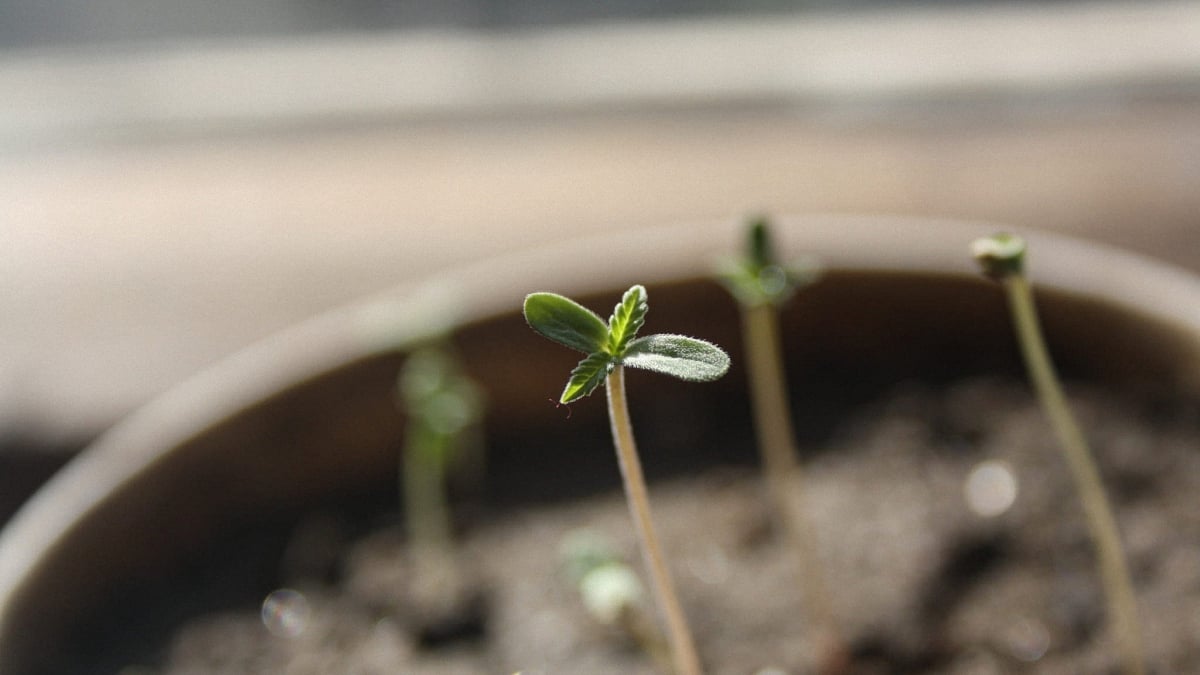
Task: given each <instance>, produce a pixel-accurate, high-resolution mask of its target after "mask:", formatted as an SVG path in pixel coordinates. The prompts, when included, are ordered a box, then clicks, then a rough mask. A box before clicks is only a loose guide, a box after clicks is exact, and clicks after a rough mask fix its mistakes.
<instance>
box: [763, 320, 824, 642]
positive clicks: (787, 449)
mask: <svg viewBox="0 0 1200 675" xmlns="http://www.w3.org/2000/svg"><path fill="white" fill-rule="evenodd" d="M742 329H743V332H744V334H745V344H746V363H747V366H746V367H747V371H748V375H749V384H750V397H751V402H752V404H753V405H752V408H753V409H754V423H755V427H756V428H757V429H758V434H759V439H758V447H759V453H760V455H761V457H762V463H763V466H764V473H765V474H766V483H767V491H768V494H769V495H770V497H771V501H772V502H773V503H774V511H775V513H776V514H777V519H778V520H780V521H782V522H781V525H782V526H783V530H784V532H785V536H786V537H787V539H788V543H789V545H790V547H791V549H792V552H793V553H792V554H793V555H794V556H795V558H796V566H797V572H798V576H799V581H800V590H801V596H802V598H803V601H804V605H805V607H806V608H807V610H808V612H809V618H810V619H811V620H812V621H813V622H814V623H816V624H817V625H818V626H819V627H820V631H819V632H823V633H824V636H823V637H824V641H825V642H826V643H827V645H828V647H829V648H830V651H831V652H832V653H833V655H834V657H835V658H837V656H838V655H839V654H841V652H842V651H843V646H842V644H841V638H840V631H839V629H838V625H837V621H836V619H835V618H834V612H833V604H832V602H831V601H830V597H829V593H828V587H827V586H826V585H825V580H824V575H823V573H822V570H821V566H820V564H819V561H818V559H817V557H816V556H817V551H818V549H817V546H816V539H817V537H816V534H815V533H814V532H813V527H812V523H811V522H810V521H809V519H808V518H807V517H806V514H807V509H805V507H804V503H803V501H804V493H803V491H802V488H801V485H802V483H801V478H802V474H801V468H800V461H799V455H798V450H797V448H796V444H795V437H796V436H795V432H794V429H793V428H792V418H791V414H790V412H789V409H788V407H789V406H788V396H787V389H786V383H785V378H784V368H783V357H782V348H781V346H780V338H779V315H778V310H777V309H776V308H775V306H774V305H771V304H770V303H762V304H759V305H755V306H752V307H747V308H745V309H744V311H743V312H742Z"/></svg>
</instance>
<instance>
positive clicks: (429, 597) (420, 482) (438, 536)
mask: <svg viewBox="0 0 1200 675" xmlns="http://www.w3.org/2000/svg"><path fill="white" fill-rule="evenodd" d="M397 388H398V393H399V396H400V403H401V405H402V407H403V409H404V411H405V412H406V413H407V415H408V423H407V425H406V431H407V435H406V439H405V444H404V451H403V459H402V463H401V472H400V474H401V475H400V479H401V484H402V485H403V488H404V489H403V492H404V506H405V509H404V512H405V517H406V525H407V528H408V536H409V540H410V542H411V543H410V551H411V552H412V564H413V581H414V583H413V584H412V587H413V589H414V591H415V592H416V593H417V594H418V596H419V598H418V600H419V602H420V603H421V604H423V605H426V606H431V607H435V608H440V609H441V610H444V609H445V608H446V606H447V605H449V604H452V603H454V602H455V601H456V600H457V598H456V597H455V596H456V594H457V593H458V592H460V591H461V590H462V588H461V585H462V584H461V581H462V580H461V575H460V572H459V566H458V561H457V558H456V556H455V554H454V541H453V534H452V527H451V519H450V511H449V507H448V504H447V499H446V482H447V476H448V473H449V471H450V469H451V467H453V466H454V465H455V462H456V461H458V460H460V459H461V457H462V454H463V451H464V449H465V447H464V446H465V444H466V438H467V432H468V431H470V430H471V429H472V428H473V427H474V426H475V425H477V424H478V422H479V419H480V416H481V413H482V408H483V397H482V394H481V392H480V390H479V388H478V387H477V386H476V385H475V383H474V382H472V381H471V380H470V379H469V378H468V377H467V376H466V375H464V374H463V373H462V372H461V370H460V368H459V366H458V364H457V363H456V362H455V360H454V359H453V357H452V356H451V355H450V354H449V353H448V352H446V351H445V350H443V349H438V348H434V347H428V348H424V349H421V350H418V351H416V352H414V353H413V354H412V355H411V356H409V357H408V360H407V361H406V362H405V364H404V369H403V370H402V371H401V373H400V379H399V382H398V384H397Z"/></svg>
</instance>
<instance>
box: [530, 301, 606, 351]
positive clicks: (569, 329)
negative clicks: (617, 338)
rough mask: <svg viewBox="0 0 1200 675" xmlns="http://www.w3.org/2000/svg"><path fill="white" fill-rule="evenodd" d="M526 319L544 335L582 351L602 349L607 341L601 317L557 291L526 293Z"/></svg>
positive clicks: (531, 326) (534, 328)
mask: <svg viewBox="0 0 1200 675" xmlns="http://www.w3.org/2000/svg"><path fill="white" fill-rule="evenodd" d="M525 321H526V322H527V323H528V324H529V327H530V328H532V329H533V330H535V331H537V332H538V333H540V334H542V335H544V336H545V337H548V338H550V339H551V340H554V341H555V342H557V343H559V344H561V345H565V346H567V347H570V348H571V349H577V350H579V351H581V352H583V353H585V354H591V353H593V352H598V351H601V350H603V349H604V347H605V345H606V343H607V341H608V326H607V325H605V323H604V319H601V318H600V317H599V315H597V314H596V313H595V312H593V311H592V310H590V309H588V308H587V307H584V306H583V305H581V304H579V303H577V302H575V301H574V300H572V299H570V298H568V297H564V296H561V295H558V294H557V293H530V294H529V295H527V296H525Z"/></svg>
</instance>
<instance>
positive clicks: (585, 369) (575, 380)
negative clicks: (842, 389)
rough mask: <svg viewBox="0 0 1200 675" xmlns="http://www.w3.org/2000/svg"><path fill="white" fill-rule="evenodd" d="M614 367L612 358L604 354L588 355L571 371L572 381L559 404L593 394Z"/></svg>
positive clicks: (568, 382) (565, 389)
mask: <svg viewBox="0 0 1200 675" xmlns="http://www.w3.org/2000/svg"><path fill="white" fill-rule="evenodd" d="M613 365H614V364H613V359H612V357H611V356H609V355H608V354H606V353H604V352H594V353H592V354H588V355H587V357H586V358H584V359H583V360H582V361H580V362H579V365H577V366H575V369H574V370H572V371H571V379H569V380H567V386H566V388H564V389H563V392H562V396H560V397H559V399H558V402H559V403H571V402H572V401H578V400H579V399H581V398H583V397H585V396H588V395H589V394H591V393H592V392H593V391H595V390H596V387H598V386H600V383H601V382H603V381H604V378H606V377H608V373H609V372H610V371H611V370H612V368H613Z"/></svg>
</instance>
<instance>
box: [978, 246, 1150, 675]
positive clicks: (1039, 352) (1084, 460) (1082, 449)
mask: <svg viewBox="0 0 1200 675" xmlns="http://www.w3.org/2000/svg"><path fill="white" fill-rule="evenodd" d="M971 253H972V254H973V255H974V257H975V259H976V260H977V261H978V262H979V264H980V267H981V268H982V271H983V273H984V274H985V275H986V276H988V277H990V278H992V279H995V280H996V281H999V282H1000V283H1001V284H1003V286H1004V290H1005V293H1006V295H1007V296H1008V304H1009V310H1010V312H1011V313H1012V317H1013V326H1014V328H1015V329H1016V334H1017V342H1018V344H1019V345H1020V348H1021V354H1022V356H1023V357H1024V360H1025V366H1026V370H1027V371H1028V373H1029V379H1030V380H1031V381H1032V382H1033V387H1034V390H1035V391H1036V392H1037V396H1038V399H1039V400H1040V402H1041V405H1042V409H1043V410H1044V411H1045V413H1046V417H1047V418H1049V420H1050V425H1051V427H1052V428H1053V429H1054V434H1055V436H1057V438H1058V441H1059V446H1060V447H1061V448H1062V451H1063V457H1064V458H1065V460H1066V463H1067V466H1068V467H1070V470H1071V476H1072V478H1073V479H1074V481H1075V488H1076V490H1077V491H1078V492H1079V498H1080V501H1081V502H1082V505H1083V511H1084V515H1085V517H1086V519H1087V524H1088V529H1089V530H1090V532H1091V536H1092V540H1093V542H1094V544H1095V546H1096V552H1097V564H1098V567H1099V573H1100V580H1101V584H1102V586H1103V588H1104V594H1105V599H1106V602H1107V606H1108V620H1109V621H1110V622H1111V624H1112V630H1113V632H1114V633H1115V637H1116V640H1117V649H1118V653H1119V656H1120V660H1121V663H1122V668H1123V670H1124V672H1125V673H1127V675H1142V674H1143V673H1145V658H1144V656H1143V651H1142V638H1141V627H1140V624H1139V621H1138V616H1137V600H1136V598H1135V596H1134V593H1133V583H1132V582H1131V580H1130V577H1129V570H1128V567H1127V565H1126V562H1125V554H1124V552H1123V550H1122V548H1121V537H1120V533H1119V531H1118V530H1117V522H1116V518H1114V516H1113V510H1112V506H1111V504H1110V502H1109V499H1108V496H1107V494H1106V493H1105V491H1104V484H1103V483H1102V482H1101V480H1100V471H1099V469H1098V468H1097V466H1096V462H1095V460H1094V459H1093V457H1092V453H1091V450H1089V449H1088V444H1087V440H1086V438H1085V437H1084V434H1083V430H1082V429H1081V428H1080V426H1079V423H1078V422H1077V421H1076V420H1075V416H1074V415H1073V414H1072V413H1071V409H1070V406H1068V405H1067V399H1066V396H1065V395H1064V394H1063V388H1062V384H1061V383H1060V381H1059V378H1058V375H1057V373H1056V372H1055V369H1054V363H1053V362H1052V361H1051V360H1050V354H1049V352H1048V350H1047V349H1046V343H1045V340H1044V339H1043V337H1042V330H1041V327H1040V325H1039V322H1038V315H1037V309H1036V307H1035V306H1034V301H1033V291H1032V290H1031V287H1030V284H1029V278H1028V277H1027V276H1026V274H1025V253H1026V244H1025V241H1024V240H1023V239H1021V238H1020V237H1016V236H1013V235H1008V234H997V235H995V236H992V237H987V238H983V239H978V240H976V241H975V242H973V243H972V244H971Z"/></svg>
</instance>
